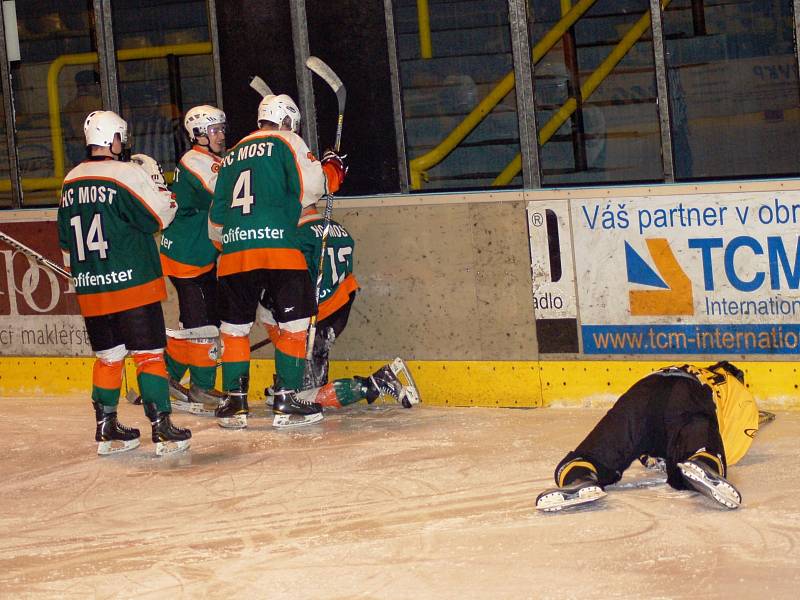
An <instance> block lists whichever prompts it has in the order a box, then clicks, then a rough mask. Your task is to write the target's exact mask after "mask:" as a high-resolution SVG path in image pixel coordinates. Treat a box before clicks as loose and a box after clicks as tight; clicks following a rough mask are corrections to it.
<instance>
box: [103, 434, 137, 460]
mask: <svg viewBox="0 0 800 600" xmlns="http://www.w3.org/2000/svg"><path fill="white" fill-rule="evenodd" d="M138 447H139V438H136V439H133V440H128V441H123V440H109V441H107V442H98V444H97V453H98V454H99V455H100V456H108V455H109V454H119V453H120V452H127V451H128V450H134V449H135V448H138Z"/></svg>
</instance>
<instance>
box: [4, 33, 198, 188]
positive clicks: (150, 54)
mask: <svg viewBox="0 0 800 600" xmlns="http://www.w3.org/2000/svg"><path fill="white" fill-rule="evenodd" d="M198 54H211V42H196V43H193V44H173V45H167V46H151V47H149V48H130V49H127V50H119V51H118V52H117V60H118V61H127V60H143V59H148V58H166V57H167V56H169V55H174V56H193V55H198ZM96 62H97V52H84V53H81V54H62V55H61V56H59V57H58V58H56V59H55V60H54V61H53V62H52V63H50V68H49V69H48V70H47V108H48V112H49V116H50V141H51V144H52V146H53V171H54V175H53V176H52V177H29V178H23V179H22V189H23V190H25V191H31V190H56V189H59V188H60V187H61V184H62V182H63V180H64V174H65V168H64V139H63V135H64V132H63V129H62V126H61V99H60V96H59V90H58V76H59V74H60V73H61V70H62V69H63V68H64V67H66V66H70V65H88V64H92V63H96ZM10 189H11V182H10V181H9V180H7V179H6V180H3V181H0V192H7V191H9V190H10Z"/></svg>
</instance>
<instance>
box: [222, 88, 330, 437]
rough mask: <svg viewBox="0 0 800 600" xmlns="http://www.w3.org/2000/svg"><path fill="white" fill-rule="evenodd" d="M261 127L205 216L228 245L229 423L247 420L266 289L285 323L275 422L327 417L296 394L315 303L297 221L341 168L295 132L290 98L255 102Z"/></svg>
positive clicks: (239, 148)
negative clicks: (253, 349) (255, 333)
mask: <svg viewBox="0 0 800 600" xmlns="http://www.w3.org/2000/svg"><path fill="white" fill-rule="evenodd" d="M258 127H259V129H258V130H256V131H254V132H253V133H251V134H249V135H247V136H245V137H244V138H243V139H242V140H241V141H240V142H239V143H238V144H237V145H236V146H235V147H234V148H233V149H232V150H231V151H230V152H228V153H227V154H226V155H225V158H224V159H223V161H222V168H221V169H220V173H219V178H218V180H217V187H216V190H215V192H214V202H213V204H212V206H211V211H210V214H209V237H211V239H212V240H214V241H216V242H217V243H218V244H219V245H220V247H221V251H222V252H221V255H220V259H219V264H218V267H217V274H218V277H219V288H218V294H219V317H220V319H221V325H220V337H221V341H222V347H223V352H222V379H223V390H224V393H225V400H224V401H223V403H222V405H220V407H219V408H218V409H217V417H218V418H219V423H220V425H221V426H223V427H235V428H242V427H245V426H246V425H247V414H248V412H249V410H248V405H247V392H248V386H249V371H250V346H249V339H248V335H249V333H250V329H251V327H252V325H253V322H254V321H255V318H256V308H257V306H258V302H259V299H260V298H261V297H262V295H263V296H264V297H265V298H266V300H267V302H269V303H270V304H271V306H273V308H274V310H275V314H276V320H277V323H278V327H279V329H280V330H281V336H280V338H279V340H278V343H277V344H276V346H275V370H276V372H277V387H276V395H275V401H274V404H273V413H274V419H273V425H274V426H276V427H288V426H293V425H306V424H309V423H313V422H315V421H318V420H320V419H321V418H322V407H321V406H320V405H319V404H317V403H311V402H305V401H303V400H302V399H299V398H298V397H297V395H296V391H297V390H298V389H300V388H301V386H302V383H303V372H304V370H305V351H306V340H307V335H308V333H307V329H308V326H309V323H310V317H311V316H312V315H313V314H314V312H315V310H316V306H315V296H314V286H313V284H312V282H311V279H310V278H309V276H308V267H307V265H306V259H305V257H304V256H303V253H302V252H301V251H300V249H299V242H298V239H297V222H298V220H299V218H300V211H301V210H302V208H303V207H304V206H310V205H312V204H315V203H316V202H317V200H319V198H320V197H321V196H322V195H323V194H324V193H326V192H330V193H333V192H335V191H337V190H338V188H339V186H340V185H341V184H342V182H343V181H344V176H345V168H344V165H343V163H342V160H341V158H340V157H338V156H336V155H335V154H333V153H332V154H333V155H332V156H328V157H327V158H326V159H325V160H323V161H322V162H320V161H318V160H317V159H316V158H315V157H314V156H313V154H312V153H311V152H310V151H309V149H308V146H306V144H305V142H304V141H303V140H302V138H300V136H299V135H297V131H298V130H299V128H300V111H299V110H298V108H297V105H296V104H295V103H294V101H293V100H292V99H291V98H289V96H286V95H283V94H282V95H279V96H272V95H270V96H266V97H265V98H264V99H263V100H262V101H261V103H260V104H259V106H258Z"/></svg>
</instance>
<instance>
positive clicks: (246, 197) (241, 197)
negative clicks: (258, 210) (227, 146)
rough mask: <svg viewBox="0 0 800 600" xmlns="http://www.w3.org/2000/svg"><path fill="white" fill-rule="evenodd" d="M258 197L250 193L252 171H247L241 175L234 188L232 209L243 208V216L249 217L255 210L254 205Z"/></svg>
mask: <svg viewBox="0 0 800 600" xmlns="http://www.w3.org/2000/svg"><path fill="white" fill-rule="evenodd" d="M255 201H256V197H255V196H253V194H252V193H251V192H250V169H246V170H244V171H242V172H241V173H239V178H238V179H237V180H236V184H235V185H234V186H233V202H231V206H232V207H234V206H235V207H237V208H238V207H241V209H242V214H243V215H249V214H250V211H251V210H252V209H253V204H254V203H255Z"/></svg>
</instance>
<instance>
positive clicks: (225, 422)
mask: <svg viewBox="0 0 800 600" xmlns="http://www.w3.org/2000/svg"><path fill="white" fill-rule="evenodd" d="M217 425H219V426H220V427H222V428H223V429H244V428H245V427H247V415H233V416H232V417H217Z"/></svg>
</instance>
